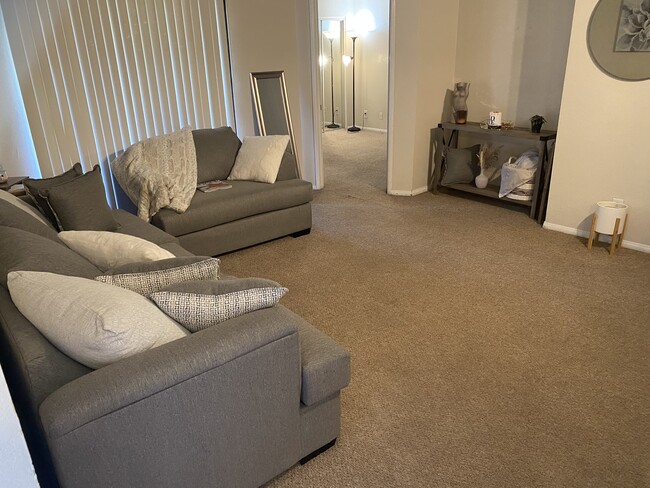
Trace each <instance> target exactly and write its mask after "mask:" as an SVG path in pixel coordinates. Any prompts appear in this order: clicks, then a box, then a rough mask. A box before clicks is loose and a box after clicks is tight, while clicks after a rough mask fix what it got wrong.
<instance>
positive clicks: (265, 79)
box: [251, 71, 300, 176]
mask: <svg viewBox="0 0 650 488" xmlns="http://www.w3.org/2000/svg"><path fill="white" fill-rule="evenodd" d="M251 88H252V90H253V100H254V103H255V115H256V116H257V126H258V128H259V131H260V134H261V135H263V136H275V135H288V136H289V139H290V143H289V144H290V147H289V150H290V151H291V153H292V154H293V155H294V157H295V158H296V163H297V166H298V173H300V162H299V161H298V153H297V151H296V142H295V138H294V135H293V126H292V125H291V113H290V112H289V99H288V97H287V85H286V83H285V81H284V71H264V72H259V73H251ZM298 176H300V174H299V175H298Z"/></svg>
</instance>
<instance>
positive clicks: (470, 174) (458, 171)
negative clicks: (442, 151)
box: [440, 144, 481, 185]
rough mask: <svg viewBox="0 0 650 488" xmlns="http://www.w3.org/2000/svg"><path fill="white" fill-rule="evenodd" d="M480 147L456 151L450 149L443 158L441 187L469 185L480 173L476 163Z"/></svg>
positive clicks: (478, 145)
mask: <svg viewBox="0 0 650 488" xmlns="http://www.w3.org/2000/svg"><path fill="white" fill-rule="evenodd" d="M480 150H481V145H480V144H476V145H474V146H472V147H467V148H463V149H457V148H453V147H450V148H448V149H447V155H446V156H445V162H444V169H445V172H444V174H443V176H442V181H441V182H440V184H442V185H453V184H454V183H471V182H473V181H474V178H475V177H476V176H477V175H478V174H479V173H480V172H481V168H480V167H479V161H478V153H479V151H480Z"/></svg>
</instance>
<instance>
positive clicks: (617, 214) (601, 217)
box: [595, 202, 628, 235]
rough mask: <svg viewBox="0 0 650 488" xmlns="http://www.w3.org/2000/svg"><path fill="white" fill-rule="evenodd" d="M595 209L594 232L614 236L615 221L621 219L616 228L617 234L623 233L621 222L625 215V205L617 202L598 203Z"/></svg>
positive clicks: (623, 220)
mask: <svg viewBox="0 0 650 488" xmlns="http://www.w3.org/2000/svg"><path fill="white" fill-rule="evenodd" d="M597 205H598V208H597V209H596V216H597V220H596V229H595V230H596V232H598V233H599V234H609V235H613V234H614V227H615V226H616V219H621V221H620V223H619V226H618V234H621V233H622V232H623V222H625V216H626V215H627V207H628V206H627V205H626V204H624V203H617V202H598V204H597Z"/></svg>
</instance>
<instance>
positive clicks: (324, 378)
mask: <svg viewBox="0 0 650 488" xmlns="http://www.w3.org/2000/svg"><path fill="white" fill-rule="evenodd" d="M114 215H115V218H116V220H117V221H118V222H119V224H120V228H119V231H118V232H122V233H127V234H131V235H135V236H138V237H142V238H145V239H147V240H149V241H152V242H154V243H157V244H158V245H160V246H161V247H163V248H165V249H167V250H169V251H171V252H172V253H174V254H176V255H177V256H186V255H190V253H189V252H188V251H186V250H185V249H184V248H183V247H182V246H181V245H180V244H179V242H178V240H177V239H176V238H175V237H173V236H171V235H169V234H167V233H165V232H163V231H161V230H160V229H157V228H156V227H153V226H151V225H149V224H147V223H145V222H144V221H142V220H140V219H138V218H137V217H135V216H133V215H131V214H129V213H127V212H124V211H114ZM11 270H33V271H48V272H53V273H59V274H66V275H73V276H81V277H87V278H92V277H93V276H94V275H99V274H101V272H100V270H99V269H97V268H95V267H94V265H92V264H91V263H90V262H89V261H87V260H85V259H84V258H83V257H81V256H80V255H79V254H76V253H75V252H73V251H71V250H70V249H69V248H67V247H66V246H65V245H64V244H63V243H62V242H61V241H60V240H59V239H58V237H57V233H56V231H54V230H53V229H51V228H50V227H47V226H45V225H44V224H42V223H40V222H39V221H38V220H36V219H35V218H34V217H31V216H29V215H28V214H26V213H25V212H23V211H22V210H20V209H18V208H17V207H15V206H14V205H11V204H9V203H7V202H5V201H0V358H1V360H2V367H3V369H4V371H5V375H6V376H7V381H8V384H9V386H10V390H11V394H12V397H13V400H14V403H15V405H16V409H17V412H18V414H19V417H20V419H21V424H22V426H23V430H24V432H25V435H26V439H27V442H28V446H29V449H30V452H31V454H32V459H33V461H34V464H35V467H36V470H37V473H38V476H39V481H40V482H41V486H43V487H52V486H59V485H60V486H62V487H66V488H69V487H70V488H71V487H79V488H90V487H93V488H100V487H109V486H110V487H127V486H138V487H154V486H155V487H179V486H186V487H193V488H199V487H211V488H214V487H253V486H258V485H261V484H262V483H264V482H266V481H268V480H270V479H271V478H273V477H274V476H276V475H278V474H279V473H281V472H282V471H284V470H286V469H287V468H289V467H291V466H292V465H293V464H295V463H297V462H298V461H300V460H302V459H305V458H309V456H310V455H311V454H312V453H315V452H316V453H317V452H319V450H321V449H324V448H326V447H328V446H329V445H331V444H332V443H333V442H334V441H335V439H336V438H337V436H338V434H339V428H340V390H341V389H342V388H344V387H345V386H346V385H347V384H348V381H349V374H350V370H349V368H350V365H349V356H348V354H347V352H346V351H345V350H344V349H343V348H341V347H340V346H339V345H338V344H336V343H335V342H334V341H333V340H331V339H330V338H329V337H327V336H326V335H325V334H323V333H322V332H320V331H319V330H318V329H316V328H314V327H313V326H312V325H310V324H309V323H307V322H306V321H304V320H303V319H301V318H300V317H299V316H297V315H296V314H294V313H292V312H291V311H289V310H287V309H286V308H284V307H283V306H281V305H277V306H275V307H272V308H267V309H263V310H258V311H255V312H251V313H248V314H246V315H243V316H240V317H238V318H235V319H231V320H229V321H227V322H224V323H222V324H221V325H220V326H215V327H211V328H208V329H205V330H203V331H200V332H197V333H195V334H191V335H189V336H187V337H185V338H183V339H179V340H176V341H174V342H171V343H168V344H165V345H163V346H160V347H158V348H154V349H151V350H149V351H146V352H143V353H140V354H137V355H135V356H132V357H130V358H127V359H123V360H121V361H118V362H116V363H113V364H111V365H109V366H105V367H103V368H100V369H97V370H91V369H89V368H87V367H86V366H83V365H82V364H80V363H78V362H75V361H74V360H72V359H71V358H70V357H68V356H66V355H65V354H63V353H62V352H61V351H59V350H58V349H57V348H56V347H54V346H53V345H52V344H51V343H50V342H48V341H47V340H46V339H45V338H44V337H43V335H41V333H40V332H39V331H38V330H37V329H36V328H35V327H34V326H33V325H32V324H31V323H30V322H29V321H28V320H27V319H26V318H25V317H24V316H23V315H21V313H20V312H19V311H18V309H17V308H16V307H15V306H14V304H13V302H12V300H11V297H10V294H9V292H8V290H7V273H8V272H9V271H11Z"/></svg>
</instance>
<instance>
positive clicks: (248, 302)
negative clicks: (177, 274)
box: [150, 278, 288, 332]
mask: <svg viewBox="0 0 650 488" xmlns="http://www.w3.org/2000/svg"><path fill="white" fill-rule="evenodd" d="M287 291H288V290H287V289H286V288H284V287H282V286H280V285H279V284H277V283H275V282H274V281H270V280H265V279H262V278H245V279H231V280H220V281H218V282H216V281H205V282H197V281H194V282H187V283H180V284H177V285H173V286H171V287H169V288H167V289H165V290H161V291H158V292H155V293H152V294H151V296H150V298H151V299H152V300H153V301H154V302H155V303H156V305H158V307H159V308H160V309H161V310H162V311H163V312H165V313H166V314H167V315H169V316H170V317H171V318H173V319H174V320H176V321H177V322H178V323H180V324H182V325H183V327H185V328H186V329H187V330H189V331H190V332H197V331H199V330H202V329H205V328H207V327H210V326H212V325H216V324H219V323H221V322H224V321H226V320H229V319H232V318H235V317H239V316H240V315H244V314H246V313H249V312H253V311H255V310H259V309H262V308H268V307H272V306H274V305H275V304H277V303H278V301H279V300H280V298H282V297H283V296H284V295H285V293H287Z"/></svg>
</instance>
